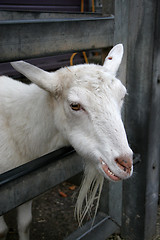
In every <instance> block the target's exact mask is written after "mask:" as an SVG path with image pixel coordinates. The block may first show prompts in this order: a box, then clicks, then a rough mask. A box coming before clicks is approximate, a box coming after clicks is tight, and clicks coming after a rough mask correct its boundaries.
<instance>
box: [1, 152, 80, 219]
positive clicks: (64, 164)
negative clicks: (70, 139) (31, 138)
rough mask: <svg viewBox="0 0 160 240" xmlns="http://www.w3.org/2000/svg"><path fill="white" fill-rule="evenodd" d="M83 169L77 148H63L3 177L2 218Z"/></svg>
mask: <svg viewBox="0 0 160 240" xmlns="http://www.w3.org/2000/svg"><path fill="white" fill-rule="evenodd" d="M82 169H83V167H82V160H81V158H80V157H79V156H78V155H77V154H76V153H75V152H74V151H73V149H72V148H68V149H67V148H63V149H60V150H57V151H55V152H53V153H51V154H47V155H45V156H43V157H41V158H38V159H36V160H33V161H31V162H29V163H27V164H24V165H23V166H20V167H18V168H16V169H13V170H11V171H9V172H6V173H4V174H2V175H1V178H0V180H1V186H0V196H1V197H0V215H3V214H4V213H6V212H8V211H9V210H11V209H13V208H15V207H17V206H19V205H21V204H22V203H24V202H27V201H29V200H31V199H32V198H34V197H36V196H38V195H40V194H41V193H43V192H45V191H47V190H49V189H50V188H52V187H54V186H56V185H57V184H59V183H61V182H63V181H65V180H67V179H68V178H70V177H72V176H74V175H76V174H78V173H79V172H81V171H82ZM14 174H15V175H14Z"/></svg>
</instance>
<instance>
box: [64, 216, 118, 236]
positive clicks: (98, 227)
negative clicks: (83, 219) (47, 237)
mask: <svg viewBox="0 0 160 240" xmlns="http://www.w3.org/2000/svg"><path fill="white" fill-rule="evenodd" d="M118 230H119V227H118V226H117V224H116V223H115V222H113V221H112V220H111V218H110V217H109V216H108V215H106V214H105V213H102V212H99V213H98V214H97V216H96V218H95V221H94V224H93V220H90V221H89V222H87V223H86V224H85V225H83V226H82V227H81V228H78V229H77V230H76V231H75V232H73V233H72V234H71V235H70V236H68V237H67V238H66V239H65V240H90V239H94V240H105V239H107V238H108V237H109V236H110V235H111V234H113V233H115V231H118Z"/></svg>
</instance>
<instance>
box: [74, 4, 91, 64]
mask: <svg viewBox="0 0 160 240" xmlns="http://www.w3.org/2000/svg"><path fill="white" fill-rule="evenodd" d="M83 12H84V0H81V13H83ZM92 12H95V5H94V0H92ZM82 53H83V57H84V60H85V63H89V62H88V58H87V54H86V52H85V51H83V52H82ZM75 55H77V53H73V54H72V55H71V57H70V66H73V58H74V57H75Z"/></svg>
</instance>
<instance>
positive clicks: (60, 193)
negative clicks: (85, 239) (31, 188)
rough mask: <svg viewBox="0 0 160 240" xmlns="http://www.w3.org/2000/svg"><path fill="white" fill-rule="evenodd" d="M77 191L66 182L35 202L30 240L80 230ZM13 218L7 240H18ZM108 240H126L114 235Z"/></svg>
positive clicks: (56, 238)
mask: <svg viewBox="0 0 160 240" xmlns="http://www.w3.org/2000/svg"><path fill="white" fill-rule="evenodd" d="M77 191H78V187H77V186H75V185H73V184H71V183H68V182H64V183H62V184H60V185H58V186H56V187H55V188H53V189H52V190H50V191H49V192H47V193H45V194H43V195H41V196H40V197H37V198H36V199H35V200H34V201H33V222H32V227H31V237H30V240H63V239H65V238H66V237H67V236H68V235H70V234H71V233H72V232H73V231H75V230H76V229H77V228H78V224H77V221H76V220H75V218H74V206H75V200H76V197H74V196H76V194H77ZM9 215H10V214H9ZM12 216H13V215H12V214H11V215H10V220H9V221H10V224H11V228H10V232H9V234H8V237H7V240H18V234H17V230H16V226H15V222H16V221H15V220H13V217H12ZM92 240H94V239H92ZM106 240H107V239H106ZM108 240H124V239H123V238H121V237H120V236H119V235H116V234H114V235H112V236H111V237H110V238H108ZM153 240H160V208H159V210H158V221H157V235H156V237H155V238H154V239H153Z"/></svg>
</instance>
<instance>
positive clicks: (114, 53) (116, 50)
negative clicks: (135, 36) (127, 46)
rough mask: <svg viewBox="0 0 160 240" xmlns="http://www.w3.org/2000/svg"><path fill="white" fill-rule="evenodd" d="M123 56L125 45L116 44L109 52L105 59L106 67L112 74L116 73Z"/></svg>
mask: <svg viewBox="0 0 160 240" xmlns="http://www.w3.org/2000/svg"><path fill="white" fill-rule="evenodd" d="M122 57H123V45H122V44H117V45H116V46H114V47H113V48H112V49H111V51H110V52H109V54H108V56H107V57H106V59H105V61H104V65H103V66H104V67H105V68H106V69H107V71H108V72H110V73H111V74H112V75H114V76H115V75H116V73H117V70H118V68H119V65H120V63H121V61H122Z"/></svg>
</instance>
